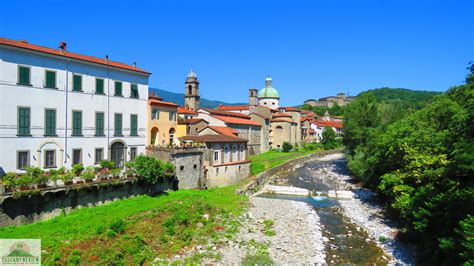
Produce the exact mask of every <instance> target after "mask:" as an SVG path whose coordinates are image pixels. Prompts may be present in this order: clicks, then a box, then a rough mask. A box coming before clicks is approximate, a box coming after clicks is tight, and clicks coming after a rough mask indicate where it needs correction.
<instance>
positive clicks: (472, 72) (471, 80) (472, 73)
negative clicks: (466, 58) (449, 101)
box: [466, 61, 474, 84]
mask: <svg viewBox="0 0 474 266" xmlns="http://www.w3.org/2000/svg"><path fill="white" fill-rule="evenodd" d="M467 69H468V70H469V74H467V77H466V84H474V61H471V62H469V66H468V67H467Z"/></svg>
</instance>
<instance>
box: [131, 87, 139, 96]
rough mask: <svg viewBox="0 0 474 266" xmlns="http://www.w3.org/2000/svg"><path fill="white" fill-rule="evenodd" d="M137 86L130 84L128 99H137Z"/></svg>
mask: <svg viewBox="0 0 474 266" xmlns="http://www.w3.org/2000/svg"><path fill="white" fill-rule="evenodd" d="M138 96H139V95H138V85H137V84H132V85H131V86H130V98H136V99H138Z"/></svg>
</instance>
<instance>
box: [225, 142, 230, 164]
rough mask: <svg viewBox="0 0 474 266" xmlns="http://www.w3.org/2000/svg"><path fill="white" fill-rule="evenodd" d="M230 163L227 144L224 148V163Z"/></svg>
mask: <svg viewBox="0 0 474 266" xmlns="http://www.w3.org/2000/svg"><path fill="white" fill-rule="evenodd" d="M228 162H230V147H229V145H228V144H226V145H225V146H224V163H228Z"/></svg>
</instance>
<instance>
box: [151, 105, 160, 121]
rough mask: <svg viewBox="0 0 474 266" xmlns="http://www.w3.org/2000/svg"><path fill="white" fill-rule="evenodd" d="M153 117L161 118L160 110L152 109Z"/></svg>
mask: <svg viewBox="0 0 474 266" xmlns="http://www.w3.org/2000/svg"><path fill="white" fill-rule="evenodd" d="M151 119H155V120H159V119H160V111H158V109H156V108H152V109H151Z"/></svg>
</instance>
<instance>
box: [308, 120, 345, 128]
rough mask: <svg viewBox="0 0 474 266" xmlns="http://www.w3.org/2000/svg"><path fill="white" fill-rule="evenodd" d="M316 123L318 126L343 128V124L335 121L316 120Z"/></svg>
mask: <svg viewBox="0 0 474 266" xmlns="http://www.w3.org/2000/svg"><path fill="white" fill-rule="evenodd" d="M314 124H316V125H317V126H322V127H335V128H342V124H341V123H338V122H335V121H323V120H316V121H315V122H314Z"/></svg>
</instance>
